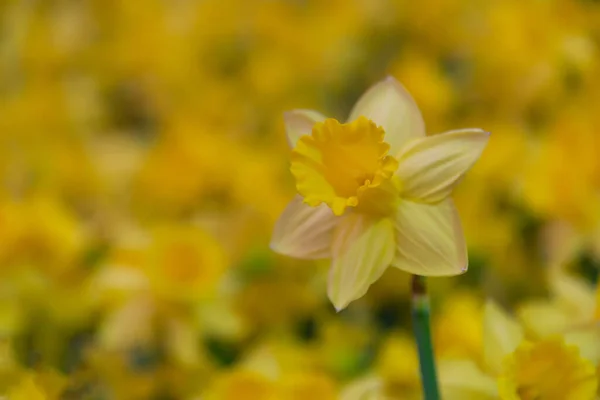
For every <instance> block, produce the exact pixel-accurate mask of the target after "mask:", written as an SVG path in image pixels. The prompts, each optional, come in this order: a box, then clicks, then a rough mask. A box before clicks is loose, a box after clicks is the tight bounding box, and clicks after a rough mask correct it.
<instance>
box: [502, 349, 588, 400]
mask: <svg viewBox="0 0 600 400" xmlns="http://www.w3.org/2000/svg"><path fill="white" fill-rule="evenodd" d="M597 388H598V378H597V376H596V370H595V368H594V365H593V364H592V363H591V362H590V361H587V360H584V359H583V358H581V357H580V356H579V350H578V349H577V347H575V346H567V345H565V343H564V341H562V340H561V339H560V338H555V339H547V340H543V341H540V342H537V343H528V342H525V343H522V344H520V345H519V347H518V348H517V349H516V350H515V351H514V352H513V353H512V354H511V355H510V356H509V357H508V358H507V359H506V360H505V361H504V366H503V370H502V372H501V374H500V377H499V389H500V397H501V398H502V399H503V400H504V399H505V400H528V399H545V400H546V399H547V400H563V399H573V400H588V399H593V398H594V397H595V395H596V389H597Z"/></svg>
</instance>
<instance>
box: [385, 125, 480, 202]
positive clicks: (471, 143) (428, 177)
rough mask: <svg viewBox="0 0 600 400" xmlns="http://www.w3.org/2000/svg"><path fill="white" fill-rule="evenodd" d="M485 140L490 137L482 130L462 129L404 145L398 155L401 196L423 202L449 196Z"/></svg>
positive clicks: (475, 159) (478, 153) (477, 154)
mask: <svg viewBox="0 0 600 400" xmlns="http://www.w3.org/2000/svg"><path fill="white" fill-rule="evenodd" d="M488 138H489V134H488V133H487V132H485V131H483V130H481V129H462V130H457V131H449V132H446V133H442V134H439V135H434V136H429V137H426V138H422V139H415V140H413V141H411V142H409V143H407V144H406V146H405V147H403V148H402V149H401V150H400V154H399V155H398V161H399V165H398V171H397V172H396V174H397V176H398V177H399V178H400V182H401V183H402V196H403V197H404V198H407V199H409V200H413V201H420V202H425V203H436V202H439V201H441V200H443V199H445V198H446V197H448V196H449V195H450V193H451V192H452V189H453V188H454V186H455V185H456V184H457V183H458V182H459V181H460V179H461V178H462V177H463V175H464V174H465V172H467V170H468V169H469V168H471V166H472V165H473V164H474V163H475V161H477V159H478V158H479V156H480V155H481V152H482V151H483V149H484V148H485V145H486V144H487V141H488Z"/></svg>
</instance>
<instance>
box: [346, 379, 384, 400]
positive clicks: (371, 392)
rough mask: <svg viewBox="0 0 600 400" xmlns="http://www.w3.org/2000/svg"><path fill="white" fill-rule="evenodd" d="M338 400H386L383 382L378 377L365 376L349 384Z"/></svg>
mask: <svg viewBox="0 0 600 400" xmlns="http://www.w3.org/2000/svg"><path fill="white" fill-rule="evenodd" d="M339 399H340V400H387V396H385V382H384V381H383V379H381V378H380V377H378V376H367V377H364V378H361V379H359V380H357V381H354V382H351V383H350V384H348V385H347V386H346V387H345V388H343V389H342V392H341V393H340V396H339Z"/></svg>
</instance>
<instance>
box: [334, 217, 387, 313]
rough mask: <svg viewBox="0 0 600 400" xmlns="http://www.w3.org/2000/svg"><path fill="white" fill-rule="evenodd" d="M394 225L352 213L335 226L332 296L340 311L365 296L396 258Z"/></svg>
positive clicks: (383, 220) (379, 219)
mask: <svg viewBox="0 0 600 400" xmlns="http://www.w3.org/2000/svg"><path fill="white" fill-rule="evenodd" d="M394 247H395V246H394V225H393V222H392V221H391V220H390V219H388V218H372V217H370V216H367V215H364V214H357V213H350V214H348V215H346V216H344V218H343V220H342V221H341V222H340V223H339V225H338V226H337V227H336V228H335V232H334V235H333V244H332V247H331V252H332V262H331V269H330V271H329V282H328V290H327V292H328V295H329V299H330V300H331V302H332V303H333V305H334V306H335V308H336V309H337V310H338V311H340V310H342V309H343V308H345V307H346V306H347V305H348V304H349V303H350V302H351V301H353V300H356V299H358V298H360V297H361V296H363V295H364V294H365V293H366V292H367V289H368V288H369V286H371V284H372V283H373V282H375V281H376V280H377V279H379V277H381V275H382V274H383V272H384V271H385V270H386V268H387V267H388V266H389V265H390V263H391V262H392V259H393V258H394Z"/></svg>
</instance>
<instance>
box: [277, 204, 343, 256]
mask: <svg viewBox="0 0 600 400" xmlns="http://www.w3.org/2000/svg"><path fill="white" fill-rule="evenodd" d="M337 221H338V218H337V217H335V216H334V215H333V213H332V212H331V210H330V209H329V207H327V206H326V205H324V204H322V205H320V206H318V207H311V206H309V205H307V204H304V203H303V201H302V197H301V196H296V197H294V199H293V200H292V201H291V202H290V204H288V206H287V207H286V209H285V210H284V211H283V213H282V214H281V217H279V220H278V221H277V223H276V224H275V229H274V230H273V236H272V238H271V249H273V250H274V251H276V252H277V253H280V254H285V255H286V256H290V257H296V258H302V259H308V260H316V259H322V258H329V257H330V256H331V252H330V248H331V242H332V237H333V228H334V227H335V225H336V223H337Z"/></svg>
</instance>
